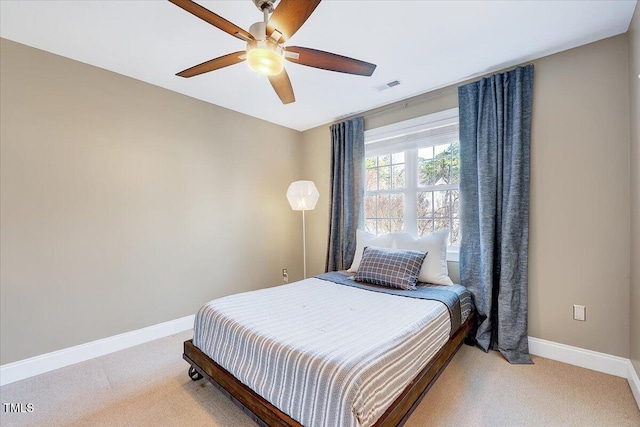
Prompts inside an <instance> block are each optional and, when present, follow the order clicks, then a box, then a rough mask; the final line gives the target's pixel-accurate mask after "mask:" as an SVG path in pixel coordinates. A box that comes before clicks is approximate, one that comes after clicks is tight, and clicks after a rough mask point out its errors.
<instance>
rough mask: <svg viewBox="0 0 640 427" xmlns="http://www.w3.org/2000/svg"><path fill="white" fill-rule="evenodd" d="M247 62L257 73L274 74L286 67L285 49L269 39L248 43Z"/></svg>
mask: <svg viewBox="0 0 640 427" xmlns="http://www.w3.org/2000/svg"><path fill="white" fill-rule="evenodd" d="M247 64H249V68H251V69H252V70H253V71H255V72H256V73H260V74H264V75H267V76H273V75H276V74H280V73H281V72H282V70H283V69H284V50H283V49H282V47H280V46H279V45H277V44H276V43H274V42H271V41H268V40H252V41H251V42H249V43H247Z"/></svg>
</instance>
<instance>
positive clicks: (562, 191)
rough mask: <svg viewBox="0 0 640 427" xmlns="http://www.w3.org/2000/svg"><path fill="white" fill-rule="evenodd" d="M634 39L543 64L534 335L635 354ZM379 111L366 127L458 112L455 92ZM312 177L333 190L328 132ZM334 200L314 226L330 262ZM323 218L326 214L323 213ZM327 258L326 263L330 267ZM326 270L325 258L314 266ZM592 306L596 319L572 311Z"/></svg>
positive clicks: (536, 125) (307, 137) (539, 69)
mask: <svg viewBox="0 0 640 427" xmlns="http://www.w3.org/2000/svg"><path fill="white" fill-rule="evenodd" d="M627 39H628V37H627V35H626V34H624V35H621V36H617V37H613V38H610V39H607V40H603V41H600V42H597V43H593V44H590V45H587V46H583V47H579V48H576V49H572V50H569V51H566V52H562V53H559V54H556V55H552V56H548V57H545V58H541V59H539V60H537V61H534V64H535V72H534V73H535V77H534V101H533V118H532V141H531V156H532V157H531V176H532V178H531V221H530V270H529V279H530V282H529V299H530V304H529V335H531V336H534V337H538V338H543V339H547V340H551V341H555V342H560V343H565V344H568V345H573V346H577V347H581V348H587V349H591V350H595V351H601V352H604V353H609V354H615V355H619V356H623V357H628V355H629V334H630V329H629V316H630V315H629V292H630V288H629V280H630V279H629V272H630V259H629V249H628V248H629V245H630V239H629V231H630V230H629V223H630V202H629V191H630V188H629V182H630V177H629V160H628V154H629V94H628V91H629V86H628V81H629V71H628V53H627V52H628V50H627V49H628V42H627ZM407 104H408V105H407V107H406V108H402V106H400V108H396V109H392V110H390V111H389V112H386V113H384V112H382V113H380V112H377V113H374V114H373V115H371V114H370V113H367V114H365V116H368V117H367V118H366V119H365V127H366V128H367V129H372V128H376V127H379V126H383V125H386V124H389V123H394V122H397V121H401V120H406V119H410V118H413V117H417V116H421V115H424V114H428V113H431V112H436V111H441V110H444V109H447V108H452V107H455V106H456V105H457V92H456V90H455V88H448V89H444V90H442V91H440V92H437V93H433V94H429V95H427V96H422V97H420V98H419V99H418V100H410V101H408V103H407ZM303 145H304V148H303V156H304V165H305V167H304V171H305V172H303V174H305V173H306V175H305V176H304V177H305V178H306V179H312V180H314V181H316V184H318V188H319V190H320V192H321V193H327V194H328V191H329V188H328V176H327V173H328V170H329V166H328V162H329V155H328V150H329V149H330V148H329V133H328V126H321V127H319V128H315V129H312V130H309V131H306V132H304V133H303ZM327 203H328V201H327V199H326V198H325V199H322V203H319V205H318V210H317V212H315V213H314V215H315V216H314V217H313V219H311V220H310V221H309V223H308V225H309V228H310V229H312V230H313V232H311V233H309V235H308V236H309V246H310V247H311V248H312V249H310V250H309V253H310V254H315V255H314V256H318V257H320V256H324V251H325V248H326V235H327V234H326V233H327V221H328V219H327V212H328V205H327ZM322 213H324V214H322ZM323 261H324V260H323ZM310 265H312V266H313V269H314V270H313V272H314V273H315V272H317V271H321V267H323V265H324V264H323V262H320V259H317V260H315V259H314V260H312V261H310ZM573 304H582V305H586V306H587V321H586V322H577V321H574V320H573V319H572V305H573Z"/></svg>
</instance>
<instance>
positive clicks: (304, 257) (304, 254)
mask: <svg viewBox="0 0 640 427" xmlns="http://www.w3.org/2000/svg"><path fill="white" fill-rule="evenodd" d="M306 234H307V228H306V226H305V223H304V209H303V210H302V260H303V264H302V265H303V271H304V278H305V279H306V278H307V237H306Z"/></svg>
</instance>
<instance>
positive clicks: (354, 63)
mask: <svg viewBox="0 0 640 427" xmlns="http://www.w3.org/2000/svg"><path fill="white" fill-rule="evenodd" d="M274 13H275V12H274ZM286 52H287V53H289V52H292V53H297V54H298V55H299V56H298V58H293V57H289V56H285V58H286V59H287V60H288V61H291V62H295V63H297V64H301V65H306V66H308V67H314V68H321V69H323V70H329V71H337V72H339V73H347V74H357V75H359V76H370V75H372V74H373V71H374V70H375V69H376V65H375V64H370V63H368V62H364V61H360V60H358V59H353V58H348V57H346V56H342V55H336V54H335V53H329V52H325V51H322V50H316V49H310V48H308V47H299V46H292V47H287V50H286Z"/></svg>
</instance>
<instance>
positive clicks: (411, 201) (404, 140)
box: [364, 108, 460, 261]
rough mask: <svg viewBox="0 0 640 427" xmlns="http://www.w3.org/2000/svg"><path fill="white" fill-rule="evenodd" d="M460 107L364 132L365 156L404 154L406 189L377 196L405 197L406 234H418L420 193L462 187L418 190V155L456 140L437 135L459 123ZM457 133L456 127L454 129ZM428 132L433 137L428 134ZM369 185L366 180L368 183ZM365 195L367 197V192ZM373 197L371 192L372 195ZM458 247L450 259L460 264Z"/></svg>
mask: <svg viewBox="0 0 640 427" xmlns="http://www.w3.org/2000/svg"><path fill="white" fill-rule="evenodd" d="M458 117H459V114H458V108H451V109H449V110H445V111H440V112H437V113H433V114H428V115H426V116H422V117H417V118H415V119H410V120H405V121H402V122H398V123H393V124H391V125H388V126H382V127H379V128H375V129H370V130H367V131H365V133H364V141H365V157H372V156H380V155H385V154H392V153H398V152H400V151H404V152H405V188H404V189H402V190H395V189H391V190H377V191H376V192H375V193H374V194H385V193H399V192H401V193H403V194H404V232H405V233H409V234H411V235H414V236H415V235H417V233H418V229H417V214H418V209H417V197H416V195H417V193H418V191H434V190H436V191H441V190H457V189H459V187H460V186H459V184H446V185H430V186H425V187H418V179H417V177H416V173H417V169H416V166H417V156H418V150H419V149H420V148H427V147H433V146H435V145H440V144H443V143H447V142H453V140H456V139H457V135H456V136H455V137H453V136H452V134H451V133H446V134H442V135H438V133H437V129H439V128H443V129H445V127H449V128H451V127H452V126H451V125H453V124H457V123H458ZM455 129H456V132H457V127H456V128H455ZM426 132H429V133H430V134H429V135H428V136H425V135H426ZM364 182H366V179H365V181H364ZM365 194H367V192H366V190H365ZM370 194H371V193H370ZM458 259H459V247H458V246H448V247H447V260H448V261H458Z"/></svg>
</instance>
